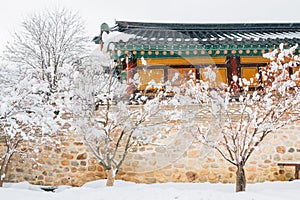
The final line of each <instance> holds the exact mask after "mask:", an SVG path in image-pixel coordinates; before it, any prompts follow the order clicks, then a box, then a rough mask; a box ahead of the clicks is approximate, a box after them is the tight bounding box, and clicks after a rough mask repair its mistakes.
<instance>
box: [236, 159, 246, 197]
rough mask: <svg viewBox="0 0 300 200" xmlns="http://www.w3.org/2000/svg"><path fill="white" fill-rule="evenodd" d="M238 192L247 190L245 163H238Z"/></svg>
mask: <svg viewBox="0 0 300 200" xmlns="http://www.w3.org/2000/svg"><path fill="white" fill-rule="evenodd" d="M235 184H236V187H235V190H236V192H242V191H245V190H246V176H245V170H244V165H238V166H237V171H236V183H235Z"/></svg>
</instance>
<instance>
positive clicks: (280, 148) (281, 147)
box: [276, 146, 286, 154]
mask: <svg viewBox="0 0 300 200" xmlns="http://www.w3.org/2000/svg"><path fill="white" fill-rule="evenodd" d="M276 152H277V153H280V154H284V153H285V152H286V148H285V146H277V147H276Z"/></svg>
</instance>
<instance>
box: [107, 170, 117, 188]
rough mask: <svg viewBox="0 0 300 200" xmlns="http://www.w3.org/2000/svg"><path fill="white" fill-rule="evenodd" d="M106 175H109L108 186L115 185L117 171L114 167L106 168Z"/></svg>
mask: <svg viewBox="0 0 300 200" xmlns="http://www.w3.org/2000/svg"><path fill="white" fill-rule="evenodd" d="M106 176H107V181H106V186H109V187H110V186H114V182H115V173H114V171H113V169H110V170H106Z"/></svg>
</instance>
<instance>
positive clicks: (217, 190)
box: [0, 181, 300, 200]
mask: <svg viewBox="0 0 300 200" xmlns="http://www.w3.org/2000/svg"><path fill="white" fill-rule="evenodd" d="M104 185H105V182H104V181H94V182H90V183H87V184H85V185H84V186H82V187H69V186H61V187H59V188H58V189H57V190H56V191H55V192H45V191H43V190H41V189H40V188H39V187H38V186H34V185H30V184H28V183H26V182H22V183H15V184H8V183H6V184H5V185H4V188H0V199H1V200H52V199H53V200H54V199H55V200H79V199H80V200H109V199H111V200H119V199H120V200H121V199H122V200H144V199H145V200H148V199H149V200H171V199H179V200H188V199H189V200H206V199H210V200H223V199H224V200H235V199H236V200H246V199H247V200H279V199H280V200H283V199H288V200H293V199H300V189H299V188H300V181H292V182H267V183H258V184H248V186H247V192H240V193H235V192H234V190H235V186H234V185H233V184H210V183H163V184H151V185H145V184H135V183H130V182H123V181H116V185H115V186H114V187H110V188H107V187H105V186H104Z"/></svg>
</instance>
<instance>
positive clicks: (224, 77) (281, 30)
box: [93, 21, 300, 91]
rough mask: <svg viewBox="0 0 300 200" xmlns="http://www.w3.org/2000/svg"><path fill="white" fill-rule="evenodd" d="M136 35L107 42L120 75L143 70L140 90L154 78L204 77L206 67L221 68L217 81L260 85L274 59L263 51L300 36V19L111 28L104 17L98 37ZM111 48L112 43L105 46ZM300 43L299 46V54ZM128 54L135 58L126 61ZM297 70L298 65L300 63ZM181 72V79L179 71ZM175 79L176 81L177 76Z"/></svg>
mask: <svg viewBox="0 0 300 200" xmlns="http://www.w3.org/2000/svg"><path fill="white" fill-rule="evenodd" d="M104 32H106V33H108V34H111V33H112V32H120V33H126V34H129V35H131V36H132V37H131V38H130V39H129V40H128V41H122V40H120V41H117V42H112V43H113V44H106V45H105V47H106V48H107V51H108V52H110V53H111V56H112V57H113V58H114V59H115V60H117V61H120V62H119V63H121V64H120V71H121V72H120V73H121V74H120V76H121V77H122V78H127V79H129V78H132V76H133V74H134V73H138V74H139V75H140V78H141V80H142V83H141V84H140V86H139V87H138V88H135V91H139V90H144V89H145V88H146V86H147V84H148V81H149V80H154V81H155V82H156V83H161V84H164V83H166V82H167V81H170V82H171V83H172V84H173V85H178V84H181V82H182V81H185V80H186V79H188V78H190V77H191V75H190V74H191V72H193V74H194V76H193V78H194V79H195V81H196V80H203V79H205V77H204V76H203V72H204V69H205V68H206V67H208V66H211V67H212V68H213V69H214V70H215V71H216V72H217V82H219V83H222V84H225V85H228V86H230V85H231V84H232V80H233V77H234V76H237V77H239V78H246V79H248V80H250V79H251V80H252V82H251V85H250V87H251V88H253V89H255V88H258V87H259V85H260V83H261V81H262V80H260V79H261V78H257V74H258V73H259V71H260V68H261V67H264V66H266V65H267V64H268V62H269V60H268V59H266V58H264V57H263V54H265V53H267V52H271V51H273V50H274V49H277V48H279V45H280V44H284V45H285V47H291V46H294V45H296V44H297V43H299V42H300V23H235V24H233V23H232V24H201V23H199V24H191V23H144V22H129V21H116V25H115V26H114V27H112V28H109V27H108V25H107V24H105V23H103V24H102V26H101V33H100V35H99V36H96V37H95V38H94V39H93V41H94V42H95V43H96V44H99V45H100V47H101V48H102V47H103V44H104V41H103V39H102V35H103V33H104ZM105 50H106V49H105ZM299 52H300V49H299V48H297V49H296V54H298V53H299ZM123 58H126V59H127V61H128V60H129V62H126V63H125V62H121V60H124V59H123ZM293 70H297V69H296V68H295V69H293ZM176 74H177V76H178V74H179V77H178V78H177V79H176V80H175V79H174V76H175V75H176ZM174 80H175V81H174Z"/></svg>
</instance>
